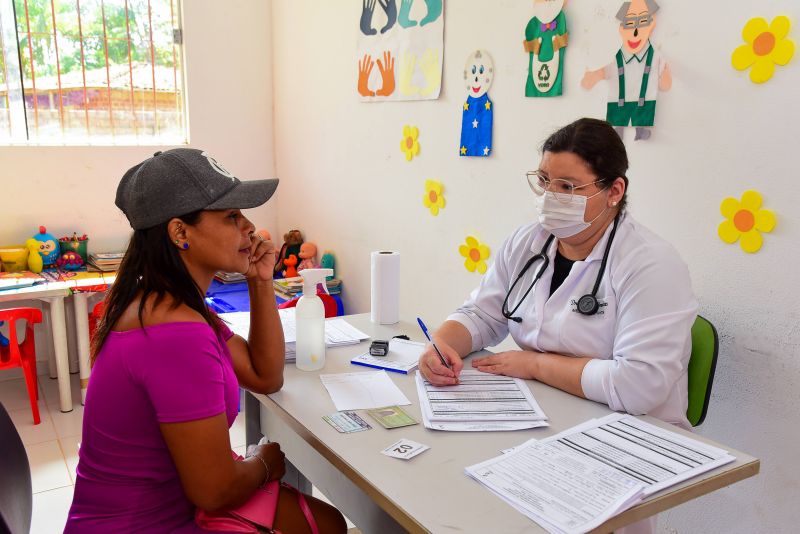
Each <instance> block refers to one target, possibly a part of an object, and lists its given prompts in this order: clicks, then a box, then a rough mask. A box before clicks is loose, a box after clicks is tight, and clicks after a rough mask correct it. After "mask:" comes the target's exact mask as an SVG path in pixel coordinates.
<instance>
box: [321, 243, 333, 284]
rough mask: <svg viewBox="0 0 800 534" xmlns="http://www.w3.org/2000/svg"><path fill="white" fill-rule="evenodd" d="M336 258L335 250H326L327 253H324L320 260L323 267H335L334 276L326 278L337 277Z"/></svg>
mask: <svg viewBox="0 0 800 534" xmlns="http://www.w3.org/2000/svg"><path fill="white" fill-rule="evenodd" d="M335 265H336V259H335V258H334V257H333V252H331V251H330V250H326V251H325V254H323V255H322V259H321V260H320V262H319V266H320V268H321V269H333V276H327V277H326V278H325V279H326V280H333V279H334V278H336V268H335Z"/></svg>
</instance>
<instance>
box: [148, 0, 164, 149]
mask: <svg viewBox="0 0 800 534" xmlns="http://www.w3.org/2000/svg"><path fill="white" fill-rule="evenodd" d="M147 27H148V29H149V30H150V68H151V70H152V74H153V129H154V131H155V134H156V135H159V134H160V133H161V132H160V129H159V127H158V103H157V101H156V47H155V43H154V42H153V8H152V6H151V4H150V0H147Z"/></svg>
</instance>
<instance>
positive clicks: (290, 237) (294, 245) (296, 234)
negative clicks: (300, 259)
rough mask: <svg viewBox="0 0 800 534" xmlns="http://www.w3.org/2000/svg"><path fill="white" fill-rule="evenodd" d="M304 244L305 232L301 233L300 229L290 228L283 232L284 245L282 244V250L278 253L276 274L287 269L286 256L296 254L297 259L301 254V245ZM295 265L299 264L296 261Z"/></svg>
mask: <svg viewBox="0 0 800 534" xmlns="http://www.w3.org/2000/svg"><path fill="white" fill-rule="evenodd" d="M302 244H303V234H301V233H300V230H289V231H288V232H286V233H285V234H283V246H281V250H280V252H279V253H278V259H277V261H276V262H275V272H274V274H276V275H277V274H280V273H281V272H282V271H284V270H285V269H286V265H284V262H285V261H286V258H288V257H289V256H291V255H292V254H294V255H295V259H296V257H297V256H298V255H299V254H300V245H302ZM295 265H297V264H296V263H295Z"/></svg>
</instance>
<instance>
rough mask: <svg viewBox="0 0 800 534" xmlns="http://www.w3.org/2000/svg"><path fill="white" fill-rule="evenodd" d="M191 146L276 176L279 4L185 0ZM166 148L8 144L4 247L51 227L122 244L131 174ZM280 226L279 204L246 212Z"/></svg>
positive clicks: (108, 245)
mask: <svg viewBox="0 0 800 534" xmlns="http://www.w3.org/2000/svg"><path fill="white" fill-rule="evenodd" d="M183 21H184V43H185V58H186V68H185V71H186V72H185V73H186V80H187V87H188V90H187V101H188V107H189V125H190V131H189V140H190V146H193V147H197V148H202V149H204V150H207V151H209V152H210V153H211V154H213V155H214V156H215V157H216V158H217V159H218V160H219V161H220V162H221V163H222V164H223V165H225V167H226V168H228V169H229V170H230V171H231V172H233V173H234V174H236V175H237V176H239V177H241V178H242V179H245V180H254V179H261V178H272V177H274V175H275V158H274V154H273V151H272V146H273V128H272V126H273V124H272V123H273V120H272V75H271V74H272V73H271V70H272V40H271V37H270V32H269V28H270V24H271V3H270V2H263V1H261V0H229V1H226V2H225V3H224V6H223V3H221V2H214V1H213V0H187V1H184V2H183ZM165 148H172V147H163V146H133V147H130V146H129V147H64V146H61V147H59V146H29V147H0V243H2V244H11V243H21V242H24V240H25V239H27V238H28V237H30V236H32V235H33V234H35V233H37V232H38V227H39V225H45V226H47V229H48V231H50V232H51V233H53V234H55V235H56V236H61V235H66V234H68V235H72V232H73V231H76V232H78V235H80V234H82V233H86V234H88V235H89V238H90V241H89V249H90V251H107V250H122V249H124V247H125V245H126V244H127V241H128V238H129V237H130V232H131V230H130V226H129V225H128V222H127V220H126V219H125V217H124V215H122V212H120V211H119V210H118V209H117V207H116V206H115V205H114V195H115V192H116V188H117V184H118V183H119V179H120V178H121V177H122V175H123V174H124V172H125V171H126V170H127V169H128V168H130V167H131V166H133V165H135V164H136V163H138V162H140V161H141V160H143V159H145V158H146V157H148V156H149V155H151V154H152V153H153V152H155V151H156V150H163V149H165ZM247 215H248V216H250V217H251V218H252V220H253V222H254V223H255V224H257V225H258V226H259V227H261V226H266V227H268V228H269V227H273V226H274V225H275V221H276V220H277V202H275V201H272V202H270V203H268V204H267V205H266V206H263V207H260V208H257V209H254V210H250V211H249V212H248V213H247Z"/></svg>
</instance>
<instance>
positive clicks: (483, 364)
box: [472, 350, 538, 380]
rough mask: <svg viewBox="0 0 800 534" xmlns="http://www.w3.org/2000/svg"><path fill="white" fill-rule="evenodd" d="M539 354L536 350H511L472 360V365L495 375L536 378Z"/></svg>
mask: <svg viewBox="0 0 800 534" xmlns="http://www.w3.org/2000/svg"><path fill="white" fill-rule="evenodd" d="M537 358H538V355H537V354H536V353H535V352H525V351H521V350H511V351H507V352H500V353H498V354H493V355H491V356H481V357H478V358H475V359H473V360H472V367H474V368H475V369H477V370H478V371H482V372H484V373H491V374H493V375H504V376H513V377H515V378H524V379H526V380H528V379H532V378H536V372H535V365H536V361H537Z"/></svg>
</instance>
